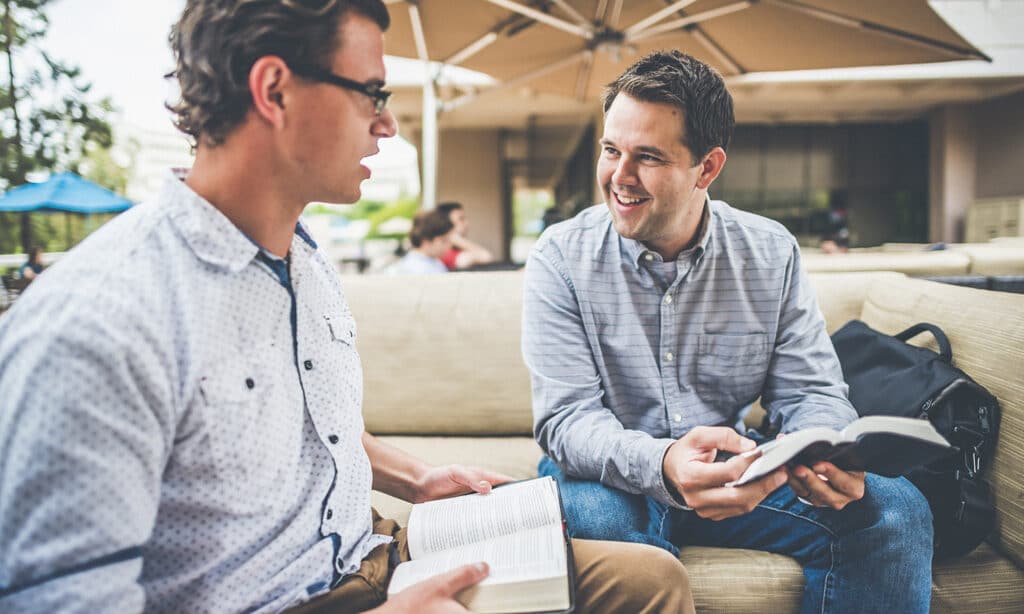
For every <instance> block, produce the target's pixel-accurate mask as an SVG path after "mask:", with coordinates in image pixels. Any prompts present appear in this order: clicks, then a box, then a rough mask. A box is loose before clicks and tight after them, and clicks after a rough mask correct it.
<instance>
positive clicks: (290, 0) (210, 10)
mask: <svg viewBox="0 0 1024 614" xmlns="http://www.w3.org/2000/svg"><path fill="white" fill-rule="evenodd" d="M352 11H355V12H357V13H359V14H361V15H364V16H366V17H368V18H370V19H372V20H373V21H374V22H375V23H376V24H377V25H378V26H380V29H381V30H387V28H388V26H389V25H390V17H389V16H388V11H387V8H385V7H384V4H383V2H382V1H381V0H188V3H187V4H186V5H185V10H184V12H182V14H181V19H180V20H178V23H177V24H175V25H174V26H173V27H172V28H171V34H170V43H171V50H172V51H173V52H174V61H175V69H174V72H173V73H171V74H170V75H168V76H176V77H177V78H178V84H179V86H180V89H181V99H180V100H179V101H178V102H176V103H174V104H168V105H167V108H168V109H170V110H171V111H172V112H173V113H174V114H175V115H176V116H177V117H176V119H175V125H176V126H177V127H178V129H179V130H181V131H182V132H184V133H186V134H188V135H189V136H191V137H192V138H193V139H194V140H195V141H196V142H199V141H200V140H202V141H203V142H204V143H206V144H209V145H218V144H220V143H222V142H224V139H225V138H226V137H227V135H228V134H230V133H231V131H232V130H233V129H234V128H235V127H237V126H238V124H240V123H242V120H243V119H245V115H246V113H248V112H249V109H250V108H251V107H252V96H251V94H250V93H249V71H250V70H251V69H252V65H253V64H254V63H255V62H256V60H258V59H260V58H261V57H264V56H267V55H276V56H278V57H280V58H281V59H283V60H284V61H285V62H287V63H289V64H292V63H295V64H296V65H299V64H302V65H306V66H316V67H319V68H329V67H330V61H331V58H332V56H333V55H334V53H335V51H336V50H337V49H339V47H340V45H341V42H342V41H339V40H338V26H339V24H341V22H342V19H343V18H345V17H346V16H347V15H348V14H349V13H351V12H352Z"/></svg>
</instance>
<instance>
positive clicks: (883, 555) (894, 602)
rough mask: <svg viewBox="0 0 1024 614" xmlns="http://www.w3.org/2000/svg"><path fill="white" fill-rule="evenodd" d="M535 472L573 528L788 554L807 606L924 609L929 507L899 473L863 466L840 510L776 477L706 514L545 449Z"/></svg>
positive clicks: (598, 534)
mask: <svg viewBox="0 0 1024 614" xmlns="http://www.w3.org/2000/svg"><path fill="white" fill-rule="evenodd" d="M539 473H540V475H542V476H545V475H550V476H551V477H553V478H555V480H557V481H558V485H559V488H560V489H561V494H562V501H563V504H564V505H565V513H566V520H567V522H568V527H569V534H570V535H572V536H573V537H579V538H583V539H605V540H614V541H628V542H637V543H643V544H650V545H654V546H659V547H661V548H664V549H666V550H668V551H670V552H672V553H674V554H676V555H677V556H678V554H679V546H683V545H695V546H718V547H725V548H748V549H752V550H763V551H766V552H775V553H778V554H785V555H788V556H791V557H793V558H794V559H796V560H797V561H798V562H799V563H800V564H801V565H802V566H803V568H804V578H805V580H806V581H805V583H804V592H803V599H802V602H801V606H800V611H801V612H805V613H810V612H818V613H826V612H887V613H888V612H899V613H901V614H911V613H914V612H927V611H928V608H929V603H930V601H931V588H932V574H931V570H932V565H931V563H932V514H931V510H930V509H929V508H928V503H927V501H926V500H925V498H924V496H922V495H921V493H920V492H918V490H917V489H916V488H915V487H914V486H913V485H912V484H911V483H910V482H908V481H907V480H906V479H904V478H896V479H892V478H884V477H881V476H877V475H874V474H868V475H867V478H866V484H865V486H866V487H865V494H864V497H863V498H862V499H860V500H859V501H855V502H853V503H851V504H849V505H847V506H846V508H844V509H843V510H841V511H836V510H833V509H830V508H817V507H812V506H809V505H805V504H803V503H801V502H800V501H798V500H797V497H796V494H795V493H794V492H793V490H792V489H791V488H790V487H789V486H782V487H781V488H779V489H778V490H776V491H775V492H773V493H772V494H770V495H768V497H767V498H765V499H764V501H762V502H761V504H760V505H758V506H757V508H756V509H754V511H752V512H750V513H749V514H744V515H742V516H737V517H734V518H728V519H726V520H719V521H713V520H707V519H704V518H701V517H699V516H697V514H695V513H693V512H689V511H684V510H679V509H676V508H673V507H668V506H666V505H664V504H662V503H659V502H657V501H655V500H653V499H651V498H650V497H646V496H644V495H633V494H629V493H627V492H624V491H621V490H618V489H614V488H609V487H607V486H604V485H603V484H601V483H599V482H591V481H588V480H576V479H572V478H567V477H566V476H565V475H564V474H563V473H562V472H561V470H560V469H559V468H558V466H557V465H555V463H554V462H552V461H551V460H550V459H549V458H547V457H544V458H543V459H541V461H540V467H539ZM684 563H685V561H684Z"/></svg>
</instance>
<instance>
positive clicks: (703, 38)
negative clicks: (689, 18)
mask: <svg viewBox="0 0 1024 614" xmlns="http://www.w3.org/2000/svg"><path fill="white" fill-rule="evenodd" d="M690 35H691V36H693V37H694V38H695V39H697V42H699V43H700V44H701V45H704V48H705V49H707V50H708V51H710V52H711V54H712V55H714V56H715V59H717V60H718V61H719V62H721V63H722V65H724V66H725V67H726V68H727V69H729V71H731V72H732V74H735V75H742V74H744V73H746V72H747V71H746V70H745V69H744V68H743V67H742V66H740V65H739V64H737V63H736V62H735V61H734V60H733V59H732V58H731V57H729V54H728V53H726V52H725V49H722V48H721V47H720V46H719V45H718V43H716V42H715V41H713V40H711V38H710V37H708V35H707V34H704V32H702V31H701V29H700V28H698V27H694V28H693V29H692V30H690Z"/></svg>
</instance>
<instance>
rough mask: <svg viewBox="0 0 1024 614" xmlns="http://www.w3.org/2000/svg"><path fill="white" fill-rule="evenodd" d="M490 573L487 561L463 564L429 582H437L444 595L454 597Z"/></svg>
mask: <svg viewBox="0 0 1024 614" xmlns="http://www.w3.org/2000/svg"><path fill="white" fill-rule="evenodd" d="M488 573H490V569H489V568H488V567H487V563H483V562H480V563H476V564H474V565H463V566H462V567H459V568H456V569H453V570H451V571H449V572H448V573H444V574H441V575H439V576H437V577H436V578H432V579H430V580H427V582H437V584H438V589H439V590H440V591H441V594H442V596H445V597H454V596H455V594H456V593H458V592H459V591H461V590H463V589H466V588H469V587H470V586H473V585H474V584H477V583H478V582H480V581H481V580H483V579H484V578H486V577H487V574H488Z"/></svg>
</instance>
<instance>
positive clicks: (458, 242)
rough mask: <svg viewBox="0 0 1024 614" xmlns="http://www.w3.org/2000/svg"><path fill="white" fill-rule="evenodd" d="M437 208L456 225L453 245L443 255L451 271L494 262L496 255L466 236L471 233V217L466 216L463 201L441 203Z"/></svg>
mask: <svg viewBox="0 0 1024 614" xmlns="http://www.w3.org/2000/svg"><path fill="white" fill-rule="evenodd" d="M437 210H438V211H441V212H442V213H445V214H446V215H448V218H449V219H450V220H451V221H452V224H454V225H455V233H454V234H453V235H452V245H451V247H450V248H448V250H446V251H445V253H444V254H443V255H442V256H441V261H442V262H444V265H445V266H446V267H448V270H449V271H455V270H457V269H468V268H472V267H475V266H477V265H481V264H490V263H492V262H494V256H493V255H491V252H490V251H489V250H488V249H487V248H485V247H484V246H482V245H479V244H477V243H474V242H473V241H470V240H469V239H468V238H467V237H466V234H467V233H469V218H468V217H466V209H465V208H464V207H463V206H462V203H455V202H448V203H441V204H440V205H438V206H437Z"/></svg>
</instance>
